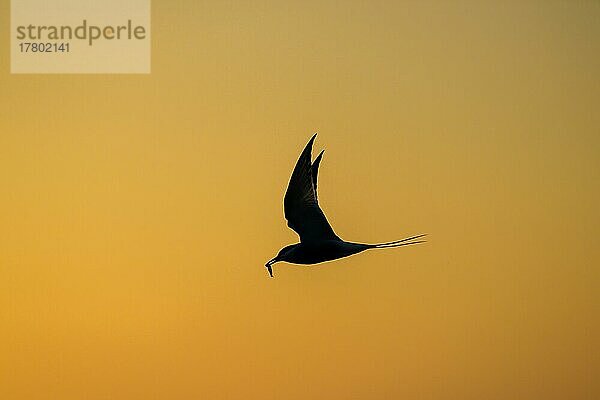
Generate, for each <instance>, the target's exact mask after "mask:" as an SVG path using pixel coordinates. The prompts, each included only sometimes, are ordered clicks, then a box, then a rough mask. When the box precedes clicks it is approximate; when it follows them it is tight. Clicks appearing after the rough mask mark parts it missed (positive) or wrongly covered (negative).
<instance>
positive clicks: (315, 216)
mask: <svg viewBox="0 0 600 400" xmlns="http://www.w3.org/2000/svg"><path fill="white" fill-rule="evenodd" d="M316 136H317V134H316V133H315V134H314V135H313V136H312V138H311V139H310V140H309V141H308V144H307V145H306V147H305V148H304V150H303V151H302V153H301V154H300V158H299V159H298V162H297V163H296V167H294V171H293V172H292V177H291V178H290V183H289V184H288V188H287V191H286V193H285V197H284V200H283V208H284V214H285V219H287V221H288V223H287V224H288V226H289V227H290V228H292V229H293V230H294V231H295V232H296V233H297V234H298V236H300V243H296V244H291V245H289V246H285V247H284V248H283V249H281V250H280V251H279V253H278V254H277V256H275V257H273V258H272V259H271V260H269V261H268V262H267V263H266V264H265V266H266V267H267V270H268V271H269V275H270V276H271V277H273V264H275V263H277V262H281V261H284V262H288V263H292V264H318V263H321V262H324V261H330V260H335V259H338V258H343V257H348V256H351V255H353V254H357V253H360V252H363V251H365V250H369V249H387V248H390V247H400V246H407V245H410V244H418V243H424V242H425V241H424V240H419V239H421V238H422V237H424V236H425V234H422V235H416V236H411V237H409V238H406V239H401V240H395V241H393V242H386V243H378V244H365V243H352V242H346V241H345V240H342V239H340V237H339V236H338V235H336V234H335V232H334V231H333V228H332V227H331V225H330V224H329V222H328V221H327V218H326V217H325V214H324V213H323V210H321V207H319V201H318V197H317V174H318V172H319V164H320V162H321V159H322V158H323V152H324V151H325V150H322V151H321V152H320V153H319V155H318V156H317V158H315V160H314V161H313V162H311V159H312V155H311V154H312V146H313V142H314V141H315V137H316Z"/></svg>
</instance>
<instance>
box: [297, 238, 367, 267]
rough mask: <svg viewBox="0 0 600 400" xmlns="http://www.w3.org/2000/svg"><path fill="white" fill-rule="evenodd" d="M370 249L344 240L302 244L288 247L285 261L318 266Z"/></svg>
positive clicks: (364, 245)
mask: <svg viewBox="0 0 600 400" xmlns="http://www.w3.org/2000/svg"><path fill="white" fill-rule="evenodd" d="M369 247H370V246H369V245H368V244H362V243H350V242H344V241H343V240H323V241H320V242H307V243H302V242H300V243H296V244H293V245H290V246H288V250H287V251H286V253H285V258H286V259H285V261H287V262H290V263H292V264H318V263H321V262H325V261H331V260H336V259H338V258H343V257H348V256H351V255H353V254H357V253H360V252H361V251H365V250H367V249H368V248H369Z"/></svg>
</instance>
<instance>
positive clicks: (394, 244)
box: [369, 233, 427, 249]
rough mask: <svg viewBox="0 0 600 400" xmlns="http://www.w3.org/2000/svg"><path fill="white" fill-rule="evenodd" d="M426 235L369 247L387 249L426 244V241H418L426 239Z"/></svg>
mask: <svg viewBox="0 0 600 400" xmlns="http://www.w3.org/2000/svg"><path fill="white" fill-rule="evenodd" d="M425 235H427V234H426V233H424V234H422V235H416V236H411V237H409V238H406V239H401V240H394V241H393V242H386V243H377V244H371V245H369V248H370V249H387V248H390V247H400V246H408V245H409V244H419V243H425V240H418V239H420V238H422V237H424V236H425Z"/></svg>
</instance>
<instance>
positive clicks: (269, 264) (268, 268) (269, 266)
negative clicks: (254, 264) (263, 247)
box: [265, 257, 277, 278]
mask: <svg viewBox="0 0 600 400" xmlns="http://www.w3.org/2000/svg"><path fill="white" fill-rule="evenodd" d="M276 262H277V257H275V258H273V259H271V260H269V261H268V262H267V263H266V264H265V267H267V270H268V271H269V275H270V276H271V278H272V277H273V268H271V265H273V264H275V263H276Z"/></svg>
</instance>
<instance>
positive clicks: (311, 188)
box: [283, 133, 340, 242]
mask: <svg viewBox="0 0 600 400" xmlns="http://www.w3.org/2000/svg"><path fill="white" fill-rule="evenodd" d="M316 136H317V134H316V133H315V134H314V135H313V137H312V138H311V139H310V140H309V142H308V144H307V145H306V147H305V148H304V150H303V151H302V154H300V158H299V159H298V162H297V163H296V167H295V168H294V171H293V172H292V177H291V178H290V183H289V185H288V188H287V192H286V193H285V198H284V200H283V207H284V212H285V218H286V219H287V220H288V226H289V227H290V228H292V229H293V230H294V231H296V233H298V236H300V241H301V242H318V241H323V240H340V238H339V237H338V236H337V235H336V234H335V232H334V231H333V229H332V228H331V225H329V222H327V218H325V214H323V211H322V210H321V208H320V207H319V202H318V201H317V173H318V169H319V163H320V161H321V157H322V155H323V152H321V154H319V156H318V157H317V159H316V160H315V162H314V164H311V152H312V145H313V142H314V141H315V137H316Z"/></svg>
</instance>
